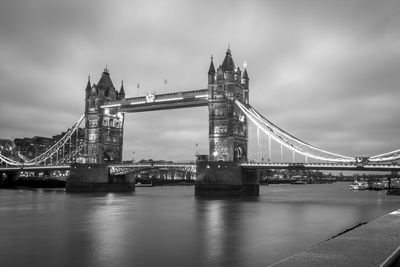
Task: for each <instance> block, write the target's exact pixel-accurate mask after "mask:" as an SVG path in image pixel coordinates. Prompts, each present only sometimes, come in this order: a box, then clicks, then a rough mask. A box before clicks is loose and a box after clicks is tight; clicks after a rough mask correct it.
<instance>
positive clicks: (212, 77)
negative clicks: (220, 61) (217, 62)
mask: <svg viewBox="0 0 400 267" xmlns="http://www.w3.org/2000/svg"><path fill="white" fill-rule="evenodd" d="M208 83H209V84H213V83H215V68H214V63H213V56H212V55H211V63H210V68H209V70H208Z"/></svg>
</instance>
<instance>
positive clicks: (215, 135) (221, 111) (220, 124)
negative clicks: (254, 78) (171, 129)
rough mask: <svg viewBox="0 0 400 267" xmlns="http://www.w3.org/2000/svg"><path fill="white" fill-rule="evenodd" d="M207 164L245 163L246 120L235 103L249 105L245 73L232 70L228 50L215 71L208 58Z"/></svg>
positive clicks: (233, 65)
mask: <svg viewBox="0 0 400 267" xmlns="http://www.w3.org/2000/svg"><path fill="white" fill-rule="evenodd" d="M208 91H209V100H208V108H209V145H210V150H209V151H210V155H209V160H210V161H228V162H243V161H247V140H248V127H247V126H248V124H247V118H246V116H245V115H244V114H243V113H242V111H241V110H240V109H239V107H237V106H236V104H235V100H239V101H240V102H241V103H243V104H245V105H247V104H248V103H249V77H248V75H247V70H246V69H244V72H243V74H242V72H241V71H240V69H239V67H237V68H236V67H235V63H234V61H233V58H232V53H231V50H230V49H229V48H228V50H227V51H226V55H225V58H224V61H223V62H222V65H220V66H219V67H218V69H217V71H215V68H214V63H213V58H212V57H211V63H210V68H209V71H208Z"/></svg>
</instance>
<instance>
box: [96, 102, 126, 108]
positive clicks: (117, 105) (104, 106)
mask: <svg viewBox="0 0 400 267" xmlns="http://www.w3.org/2000/svg"><path fill="white" fill-rule="evenodd" d="M120 106H121V103H119V104H109V105H103V106H100V107H101V108H112V107H120Z"/></svg>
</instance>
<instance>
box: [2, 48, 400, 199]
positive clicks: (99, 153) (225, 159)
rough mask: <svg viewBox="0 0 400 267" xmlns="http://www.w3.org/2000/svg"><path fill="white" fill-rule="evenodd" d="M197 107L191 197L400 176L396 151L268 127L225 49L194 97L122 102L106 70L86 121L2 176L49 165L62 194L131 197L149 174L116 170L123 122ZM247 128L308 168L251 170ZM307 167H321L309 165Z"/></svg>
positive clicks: (260, 165) (88, 99)
mask: <svg viewBox="0 0 400 267" xmlns="http://www.w3.org/2000/svg"><path fill="white" fill-rule="evenodd" d="M200 106H207V107H208V112H209V134H208V138H209V154H208V155H202V156H198V158H197V161H196V164H195V165H194V164H186V165H185V166H183V165H182V166H178V165H175V168H192V170H195V171H196V173H197V178H196V185H195V194H196V195H200V196H201V195H258V194H259V184H258V177H257V173H258V171H259V170H261V169H316V170H368V171H398V170H399V169H400V166H399V165H398V164H386V163H387V162H389V163H390V162H394V161H396V160H398V159H400V150H399V149H397V150H394V151H391V152H387V153H383V154H379V155H375V156H370V157H353V156H345V155H340V154H337V153H332V152H329V151H326V150H323V149H320V148H317V147H315V146H313V145H311V144H309V143H306V142H304V141H302V140H300V139H298V138H296V137H295V136H293V135H292V134H290V133H288V132H286V131H285V130H283V129H281V128H280V127H278V126H277V125H275V124H274V123H272V122H271V121H269V120H268V119H267V118H265V117H264V116H263V115H262V114H260V113H259V112H258V111H257V110H256V109H255V108H254V107H252V106H251V105H250V100H249V76H248V73H247V69H246V67H245V68H244V70H243V71H242V70H240V68H239V67H236V66H235V63H234V60H233V57H232V52H231V50H230V49H229V48H228V50H227V51H226V53H225V57H224V60H223V62H222V63H221V65H219V66H218V68H215V66H214V61H213V58H212V57H211V62H210V67H209V70H208V86H207V88H203V89H198V90H192V91H180V92H174V93H164V94H156V93H155V92H150V93H148V94H147V95H144V96H138V97H130V98H129V97H128V98H127V97H126V96H125V89H124V85H123V83H121V87H120V89H119V90H118V89H116V88H115V87H114V84H113V82H112V80H111V77H110V73H109V71H108V69H105V70H104V71H103V73H102V75H101V78H100V80H99V81H98V82H97V84H96V83H94V84H91V81H90V79H89V80H88V82H87V85H86V89H85V113H84V115H83V116H82V117H81V118H80V119H79V120H78V121H77V122H76V123H75V124H74V126H73V127H71V129H70V130H69V131H68V132H67V133H66V134H65V135H64V136H63V137H62V138H61V139H60V140H59V141H58V142H57V143H56V144H54V145H53V146H52V147H51V148H50V149H48V150H47V151H46V152H44V153H42V154H41V155H39V156H37V157H35V158H33V159H26V158H24V157H17V156H16V155H8V154H4V153H3V154H1V153H0V162H3V164H6V165H7V166H8V167H7V168H8V171H11V168H12V166H15V168H36V167H37V166H39V165H47V166H41V167H39V168H50V166H51V165H57V164H58V165H60V164H61V163H64V164H65V163H68V164H70V166H68V167H69V168H70V170H71V175H70V178H69V179H68V181H67V187H66V190H67V192H74V191H130V190H134V179H133V177H132V175H131V173H132V172H134V171H135V170H137V169H138V168H140V167H142V168H145V167H151V168H154V167H155V166H139V165H134V164H133V165H129V166H127V165H124V164H121V163H122V150H123V131H124V123H125V116H126V114H127V113H135V112H146V111H157V110H165V109H179V108H190V107H200ZM83 122H84V131H85V138H84V142H83V144H82V145H80V146H77V147H76V149H75V150H74V151H70V154H69V155H68V156H67V157H65V158H63V159H57V162H52V159H53V156H54V155H58V151H59V150H60V149H64V147H65V145H66V144H67V143H68V141H69V142H70V140H71V136H72V135H73V134H74V133H75V132H76V131H77V129H78V127H79V125H80V124H81V123H83ZM249 122H252V123H253V124H254V125H255V126H256V127H257V133H258V134H260V133H261V134H265V135H267V136H268V138H269V144H271V141H274V142H276V143H278V144H279V145H280V146H281V151H282V148H283V147H285V148H287V149H288V150H289V151H291V152H292V153H293V158H294V155H295V154H299V155H302V156H304V157H305V159H306V163H295V162H294V163H284V162H276V163H271V162H267V163H264V162H256V163H254V162H249V161H248V136H249V133H248V131H249V130H248V129H249V128H248V124H249ZM258 145H260V143H259V144H258ZM269 147H271V145H269ZM0 150H1V148H0ZM63 154H64V153H63ZM307 159H314V160H317V161H322V163H321V162H320V163H308V161H307ZM49 161H50V162H49ZM383 163H385V164H383ZM10 166H11V167H10ZM158 167H160V166H158ZM169 167H173V166H169ZM7 168H6V169H7ZM0 171H2V169H0ZM115 176H118V179H116V177H115Z"/></svg>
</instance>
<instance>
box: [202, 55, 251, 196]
mask: <svg viewBox="0 0 400 267" xmlns="http://www.w3.org/2000/svg"><path fill="white" fill-rule="evenodd" d="M208 94H209V95H208V109H209V145H210V150H209V151H210V153H209V155H208V158H205V157H203V156H199V157H198V159H197V162H196V184H195V195H196V196H257V195H258V194H259V182H258V177H257V172H256V170H249V169H243V168H242V166H241V165H240V164H241V163H242V162H246V161H247V155H248V147H247V141H248V127H247V126H248V124H247V118H246V116H245V114H243V112H242V111H241V110H240V108H239V107H238V106H237V105H236V104H235V101H236V100H238V101H239V102H241V103H243V104H244V105H249V77H248V74H247V70H246V68H245V69H244V71H243V73H242V72H241V71H240V69H239V68H236V67H235V63H234V62H233V58H232V52H231V50H230V49H229V48H228V50H227V51H226V55H225V58H224V61H223V62H222V64H221V65H220V66H219V67H218V69H217V70H216V71H215V67H214V62H213V58H212V57H211V64H210V68H209V71H208Z"/></svg>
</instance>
